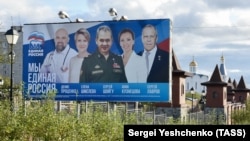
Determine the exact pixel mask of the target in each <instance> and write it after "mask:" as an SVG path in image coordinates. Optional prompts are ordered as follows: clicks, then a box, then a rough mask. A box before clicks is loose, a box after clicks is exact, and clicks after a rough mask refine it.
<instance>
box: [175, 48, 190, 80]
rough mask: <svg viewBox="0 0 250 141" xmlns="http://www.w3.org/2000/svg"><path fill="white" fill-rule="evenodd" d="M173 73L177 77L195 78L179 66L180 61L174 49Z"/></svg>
mask: <svg viewBox="0 0 250 141" xmlns="http://www.w3.org/2000/svg"><path fill="white" fill-rule="evenodd" d="M172 69H173V70H172V72H173V73H174V74H175V75H182V76H184V77H190V76H193V74H192V73H189V72H186V71H184V70H182V69H181V66H180V64H179V61H178V59H177V57H176V55H175V52H174V49H172Z"/></svg>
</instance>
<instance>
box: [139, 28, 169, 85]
mask: <svg viewBox="0 0 250 141" xmlns="http://www.w3.org/2000/svg"><path fill="white" fill-rule="evenodd" d="M141 38H142V43H143V47H144V51H143V53H142V56H143V58H145V61H146V67H147V73H148V76H147V82H149V83H158V82H167V83H168V82H169V75H170V74H169V70H170V66H169V62H170V61H169V59H170V58H169V52H167V51H164V50H162V49H160V48H159V47H158V46H157V39H158V37H157V30H156V28H155V27H154V26H153V25H151V24H148V25H146V26H144V27H143V29H142V36H141Z"/></svg>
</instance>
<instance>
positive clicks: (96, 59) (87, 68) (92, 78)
mask: <svg viewBox="0 0 250 141" xmlns="http://www.w3.org/2000/svg"><path fill="white" fill-rule="evenodd" d="M80 82H110V83H115V82H124V83H127V78H126V75H125V70H124V64H123V61H122V58H121V56H118V55H115V54H114V53H112V52H109V56H108V59H107V60H106V59H105V57H104V56H103V55H102V54H100V53H99V51H96V52H95V53H94V54H92V55H90V56H89V57H87V58H85V59H84V61H83V62H82V67H81V75H80Z"/></svg>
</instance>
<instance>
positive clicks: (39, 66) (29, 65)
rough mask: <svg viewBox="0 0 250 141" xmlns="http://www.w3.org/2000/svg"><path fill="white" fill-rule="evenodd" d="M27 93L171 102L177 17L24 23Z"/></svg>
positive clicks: (38, 96) (31, 95)
mask: <svg viewBox="0 0 250 141" xmlns="http://www.w3.org/2000/svg"><path fill="white" fill-rule="evenodd" d="M23 54H24V55H23V82H24V92H25V96H26V97H27V98H32V99H41V98H44V96H47V94H48V93H50V92H52V93H54V94H55V100H77V101H78V100H97V101H99V100H100V101H126V102H130V101H131V102H133V101H142V102H143V101H144V102H168V101H171V79H172V76H171V74H172V72H171V70H172V69H171V67H172V63H171V58H172V48H171V21H170V20H169V19H147V20H127V21H91V22H82V23H77V22H70V23H39V24H38V23H37V24H34V23H33V24H24V27H23Z"/></svg>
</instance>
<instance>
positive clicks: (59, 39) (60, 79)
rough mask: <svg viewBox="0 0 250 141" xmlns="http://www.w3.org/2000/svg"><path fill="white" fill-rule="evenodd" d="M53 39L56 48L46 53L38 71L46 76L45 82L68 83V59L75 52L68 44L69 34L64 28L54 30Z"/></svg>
mask: <svg viewBox="0 0 250 141" xmlns="http://www.w3.org/2000/svg"><path fill="white" fill-rule="evenodd" d="M54 41H55V47H56V49H55V50H54V51H51V52H49V53H48V54H47V55H46V57H45V59H44V62H43V64H42V66H41V69H40V73H45V75H46V76H48V78H47V82H57V83H68V77H69V61H70V59H71V58H72V57H73V56H75V55H77V52H76V50H74V49H73V48H71V47H70V46H69V44H68V43H69V35H68V32H67V30H66V29H64V28H60V29H58V30H57V31H56V32H55V38H54ZM54 78H55V79H54Z"/></svg>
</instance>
